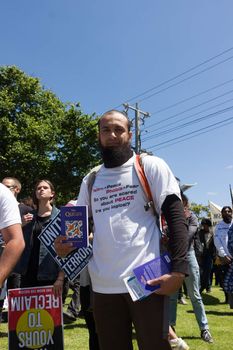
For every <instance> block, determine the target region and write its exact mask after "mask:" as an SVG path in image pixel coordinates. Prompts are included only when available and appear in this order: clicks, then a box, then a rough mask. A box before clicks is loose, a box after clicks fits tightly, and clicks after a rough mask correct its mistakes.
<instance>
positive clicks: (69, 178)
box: [52, 105, 100, 203]
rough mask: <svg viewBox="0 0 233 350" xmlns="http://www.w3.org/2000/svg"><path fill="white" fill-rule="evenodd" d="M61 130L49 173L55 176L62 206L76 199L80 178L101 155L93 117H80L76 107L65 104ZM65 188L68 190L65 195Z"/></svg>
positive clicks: (97, 161) (98, 160) (80, 113)
mask: <svg viewBox="0 0 233 350" xmlns="http://www.w3.org/2000/svg"><path fill="white" fill-rule="evenodd" d="M61 127H62V133H61V137H60V140H59V147H58V148H57V150H56V151H55V152H54V155H53V156H54V162H53V165H52V171H53V173H54V174H56V184H57V190H58V192H60V193H62V194H63V203H64V202H66V201H68V200H69V199H72V198H77V194H78V189H79V185H80V183H81V180H82V178H83V177H84V176H85V175H86V174H87V172H88V171H89V170H90V169H91V168H92V167H94V166H95V165H96V164H97V163H99V162H100V154H99V151H98V145H97V121H96V118H95V116H94V115H92V116H89V115H87V114H82V112H81V111H80V110H79V109H78V108H77V107H76V106H75V105H68V106H67V108H66V112H65V118H64V119H63V121H62V125H61ZM64 174H65V176H64ZM68 187H69V189H70V191H68V192H67V188H68Z"/></svg>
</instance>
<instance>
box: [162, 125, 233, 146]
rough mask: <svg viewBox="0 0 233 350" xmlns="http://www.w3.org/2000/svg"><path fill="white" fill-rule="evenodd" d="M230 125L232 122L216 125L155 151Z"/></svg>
mask: <svg viewBox="0 0 233 350" xmlns="http://www.w3.org/2000/svg"><path fill="white" fill-rule="evenodd" d="M232 123H233V121H229V122H228V123H224V122H223V124H222V125H220V126H219V125H218V126H216V127H214V128H212V129H210V130H207V131H203V132H200V133H198V134H196V135H193V136H190V137H186V138H185V139H183V140H180V141H176V142H173V143H170V144H168V145H165V146H162V147H159V148H157V149H156V151H158V150H160V149H164V148H167V147H170V146H173V145H176V144H178V143H181V142H184V141H186V140H190V139H193V138H194V137H197V136H199V135H202V134H207V133H208V132H211V131H213V130H215V129H218V128H222V127H224V126H226V125H230V124H232Z"/></svg>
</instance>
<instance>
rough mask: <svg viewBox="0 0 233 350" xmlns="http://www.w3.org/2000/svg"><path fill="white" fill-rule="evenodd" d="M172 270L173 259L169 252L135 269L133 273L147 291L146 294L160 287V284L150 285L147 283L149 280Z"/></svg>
mask: <svg viewBox="0 0 233 350" xmlns="http://www.w3.org/2000/svg"><path fill="white" fill-rule="evenodd" d="M170 271H171V259H170V257H169V255H168V254H167V253H164V254H162V255H161V256H159V257H157V258H155V259H153V260H150V261H148V262H146V263H145V264H143V265H140V266H138V267H136V268H135V269H133V273H134V275H135V277H136V278H137V281H138V283H139V284H140V285H141V287H142V288H143V289H144V291H145V292H146V295H148V294H150V292H153V291H154V290H156V289H158V288H159V287H160V286H159V285H157V286H150V285H148V284H147V281H149V280H151V279H154V278H158V277H160V276H162V275H165V274H167V273H170ZM148 292H149V293H148Z"/></svg>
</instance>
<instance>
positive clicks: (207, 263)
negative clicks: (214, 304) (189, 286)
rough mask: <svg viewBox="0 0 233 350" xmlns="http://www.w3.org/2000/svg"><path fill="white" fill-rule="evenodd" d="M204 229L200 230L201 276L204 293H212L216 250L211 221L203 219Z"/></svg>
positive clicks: (201, 289)
mask: <svg viewBox="0 0 233 350" xmlns="http://www.w3.org/2000/svg"><path fill="white" fill-rule="evenodd" d="M201 226H202V228H201V229H200V230H198V233H197V234H198V236H199V240H200V243H201V246H202V254H201V257H200V263H199V266H200V274H201V288H200V292H201V293H202V292H203V291H204V290H206V292H207V293H210V292H211V284H212V282H211V273H212V268H213V262H214V258H215V256H216V249H215V245H214V234H213V229H212V223H211V220H210V219H208V218H205V219H202V221H201Z"/></svg>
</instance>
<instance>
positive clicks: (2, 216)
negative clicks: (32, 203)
mask: <svg viewBox="0 0 233 350" xmlns="http://www.w3.org/2000/svg"><path fill="white" fill-rule="evenodd" d="M14 224H21V218H20V213H19V207H18V203H17V201H16V199H15V197H14V195H13V194H12V193H11V191H10V190H9V189H8V188H7V187H6V186H4V185H3V184H1V183H0V230H2V229H3V228H5V227H8V226H11V225H14Z"/></svg>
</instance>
